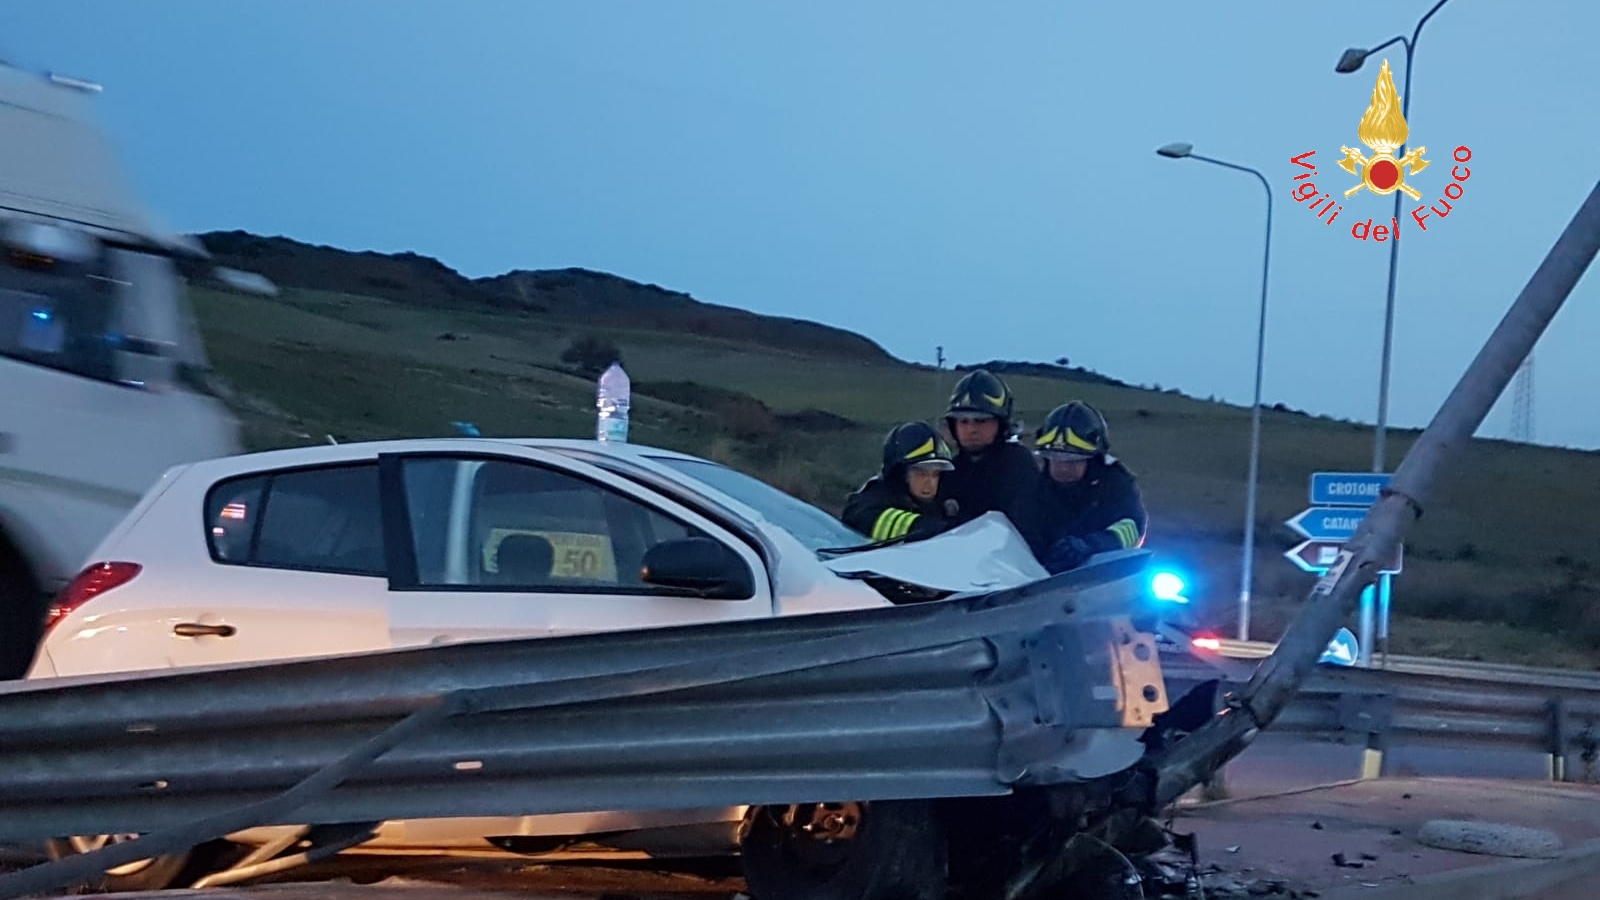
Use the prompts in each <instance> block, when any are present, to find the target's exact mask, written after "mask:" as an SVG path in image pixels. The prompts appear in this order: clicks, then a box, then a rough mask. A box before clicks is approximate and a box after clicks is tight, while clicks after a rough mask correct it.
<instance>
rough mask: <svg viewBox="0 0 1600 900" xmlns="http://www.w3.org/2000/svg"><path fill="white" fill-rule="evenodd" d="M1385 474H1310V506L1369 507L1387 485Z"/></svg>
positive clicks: (1376, 500) (1387, 477)
mask: <svg viewBox="0 0 1600 900" xmlns="http://www.w3.org/2000/svg"><path fill="white" fill-rule="evenodd" d="M1389 478H1390V476H1389V473H1387V472H1312V473H1311V491H1310V494H1311V498H1310V499H1311V505H1312V506H1371V505H1372V504H1374V503H1376V502H1378V492H1379V491H1381V490H1383V489H1384V488H1385V487H1388V485H1389Z"/></svg>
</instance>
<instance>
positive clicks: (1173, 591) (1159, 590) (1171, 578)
mask: <svg viewBox="0 0 1600 900" xmlns="http://www.w3.org/2000/svg"><path fill="white" fill-rule="evenodd" d="M1183 588H1184V584H1183V579H1182V578H1180V577H1178V575H1177V574H1176V573H1173V572H1157V573H1156V574H1155V576H1154V577H1153V578H1151V579H1150V593H1152V594H1154V595H1155V598H1156V599H1157V600H1161V601H1163V602H1166V603H1188V602H1189V598H1188V597H1185V596H1184V595H1183Z"/></svg>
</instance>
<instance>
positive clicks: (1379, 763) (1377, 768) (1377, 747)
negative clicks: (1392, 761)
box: [1361, 728, 1389, 781]
mask: <svg viewBox="0 0 1600 900" xmlns="http://www.w3.org/2000/svg"><path fill="white" fill-rule="evenodd" d="M1388 749H1389V736H1388V735H1387V734H1385V733H1384V732H1383V731H1382V730H1380V729H1376V728H1375V729H1373V730H1371V731H1368V732H1367V748H1366V749H1365V750H1362V751H1361V780H1362V781H1371V780H1372V779H1374V778H1381V777H1383V776H1384V775H1387V774H1389V767H1388V766H1387V765H1385V762H1384V751H1386V750H1388Z"/></svg>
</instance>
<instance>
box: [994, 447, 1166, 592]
mask: <svg viewBox="0 0 1600 900" xmlns="http://www.w3.org/2000/svg"><path fill="white" fill-rule="evenodd" d="M1023 520H1024V521H1023V523H1022V526H1021V527H1020V528H1019V529H1018V530H1020V531H1021V532H1022V533H1023V536H1024V537H1025V538H1027V539H1028V546H1029V547H1031V548H1032V549H1033V553H1034V555H1035V556H1036V557H1038V558H1039V561H1040V562H1041V563H1042V564H1044V565H1045V566H1046V568H1049V567H1050V562H1049V556H1050V555H1051V550H1052V548H1054V547H1056V546H1057V545H1058V543H1059V542H1061V541H1062V540H1063V539H1065V538H1080V539H1081V540H1082V543H1083V545H1084V549H1086V550H1087V551H1088V552H1089V553H1104V552H1106V551H1108V550H1126V549H1130V548H1133V547H1138V546H1140V545H1141V544H1143V543H1144V537H1145V528H1146V526H1147V525H1148V523H1149V519H1148V517H1147V515H1146V513H1145V508H1144V498H1143V496H1142V495H1141V494H1140V491H1139V480H1138V479H1137V478H1135V477H1134V474H1133V473H1132V472H1130V471H1128V467H1127V466H1124V465H1123V464H1122V463H1121V462H1120V461H1119V460H1117V459H1116V458H1114V457H1105V458H1104V461H1102V460H1100V459H1094V460H1090V461H1089V468H1088V470H1087V471H1085V472H1084V474H1083V478H1082V479H1080V480H1078V481H1077V482H1076V483H1073V484H1058V483H1057V482H1056V481H1055V480H1054V479H1052V478H1051V477H1050V473H1049V472H1039V473H1038V474H1037V475H1036V476H1035V480H1034V482H1033V489H1032V490H1031V491H1030V494H1029V498H1028V504H1027V508H1026V511H1025V512H1024V514H1023ZM1080 562H1081V560H1080ZM1070 567H1071V566H1068V568H1070Z"/></svg>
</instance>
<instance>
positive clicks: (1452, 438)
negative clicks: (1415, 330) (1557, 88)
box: [1154, 183, 1600, 806]
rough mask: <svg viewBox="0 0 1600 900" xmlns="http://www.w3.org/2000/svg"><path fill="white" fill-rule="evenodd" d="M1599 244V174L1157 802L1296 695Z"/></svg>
mask: <svg viewBox="0 0 1600 900" xmlns="http://www.w3.org/2000/svg"><path fill="white" fill-rule="evenodd" d="M1597 251H1600V183H1597V184H1596V185H1595V186H1594V187H1593V188H1592V189H1591V190H1590V191H1589V196H1588V198H1587V199H1585V200H1584V202H1583V204H1582V205H1581V206H1580V207H1579V208H1578V211H1577V213H1575V214H1574V215H1573V217H1572V220H1571V221H1570V222H1568V223H1567V227H1566V228H1565V229H1563V230H1562V232H1561V236H1560V237H1558V238H1557V239H1556V242H1555V245H1554V246H1552V247H1551V248H1550V252H1549V253H1547V254H1545V258H1544V261H1543V262H1541V263H1540V264H1539V268H1538V269H1536V270H1535V271H1534V273H1533V276H1532V277H1531V278H1529V279H1528V283H1527V284H1526V285H1525V286H1524V287H1523V289H1522V292H1521V293H1520V294H1518V295H1517V299H1516V301H1515V302H1514V303H1512V304H1511V308H1510V309H1509V310H1507V311H1506V314H1505V317H1504V318H1502V319H1501V320H1500V324H1499V325H1498V326H1497V327H1496V328H1495V330H1494V332H1493V333H1492V334H1490V335H1489V339H1488V340H1487V341H1486V342H1485V343H1484V345H1483V349H1481V350H1479V351H1478V355H1477V357H1476V358H1474V359H1473V361H1472V364H1471V365H1469V366H1468V367H1467V371H1466V372H1465V373H1464V374H1463V375H1462V376H1461V380H1460V381H1458V382H1457V383H1456V386H1455V389H1454V390H1452V391H1451V392H1450V396H1449V397H1447V398H1445V401H1444V403H1443V405H1441V406H1440V407H1439V411H1438V412H1437V413H1435V414H1434V417H1433V421H1431V422H1429V423H1428V427H1427V428H1426V429H1425V430H1424V431H1423V432H1422V435H1421V437H1419V438H1418V439H1417V442H1416V443H1415V444H1414V445H1413V446H1412V447H1411V450H1410V452H1408V453H1407V454H1406V455H1405V458H1404V459H1403V460H1401V462H1400V465H1399V467H1398V468H1397V469H1396V470H1395V473H1394V476H1393V478H1391V479H1390V481H1389V486H1388V488H1386V489H1385V490H1384V491H1383V493H1382V495H1381V496H1380V498H1379V499H1378V502H1377V503H1376V504H1374V505H1373V507H1372V511H1371V512H1370V513H1368V515H1367V517H1366V518H1365V519H1363V520H1362V521H1361V524H1360V526H1359V527H1358V528H1357V529H1356V532H1355V535H1354V536H1353V537H1351V539H1350V541H1349V542H1348V543H1346V544H1345V546H1344V549H1343V550H1341V551H1340V553H1339V556H1338V559H1336V560H1335V561H1334V563H1333V565H1332V566H1330V567H1329V568H1328V571H1327V574H1325V575H1323V576H1322V577H1321V578H1320V579H1318V580H1317V583H1316V585H1315V586H1313V587H1312V588H1311V591H1310V594H1309V596H1308V597H1307V598H1306V600H1307V602H1306V606H1305V608H1304V609H1303V610H1301V612H1300V615H1299V616H1297V617H1296V618H1295V620H1294V621H1293V622H1292V623H1290V625H1289V628H1288V630H1287V631H1286V632H1284V635H1283V638H1282V639H1281V640H1279V641H1278V646H1277V647H1276V649H1274V650H1273V652H1272V654H1271V655H1270V656H1268V657H1267V658H1266V659H1264V660H1263V661H1262V662H1261V665H1260V666H1259V667H1258V668H1257V669H1256V673H1255V675H1254V676H1253V677H1252V678H1251V679H1250V682H1249V684H1247V685H1245V688H1244V690H1243V691H1242V692H1241V694H1239V695H1238V696H1236V697H1232V698H1230V699H1229V703H1228V709H1226V710H1225V711H1224V712H1223V713H1221V714H1219V715H1218V716H1217V717H1216V718H1214V719H1212V720H1211V721H1209V722H1207V723H1206V724H1205V725H1203V726H1201V727H1200V728H1199V729H1198V730H1196V731H1194V732H1192V733H1191V734H1189V735H1188V736H1186V737H1185V738H1184V739H1183V740H1180V741H1178V742H1177V743H1176V744H1174V745H1173V746H1172V747H1171V748H1170V749H1169V750H1168V751H1166V752H1165V753H1163V754H1161V755H1160V756H1158V757H1157V758H1156V760H1155V765H1156V778H1157V782H1156V790H1155V798H1154V799H1155V801H1156V803H1157V804H1158V806H1165V805H1167V804H1169V803H1171V802H1172V801H1174V800H1176V799H1177V798H1178V797H1180V796H1182V795H1183V794H1185V793H1187V792H1188V791H1189V790H1190V789H1191V788H1193V787H1195V786H1196V785H1198V784H1201V783H1203V782H1205V781H1207V780H1209V779H1210V777H1211V775H1212V774H1213V773H1215V772H1216V771H1217V769H1218V768H1220V767H1221V766H1222V765H1223V764H1224V763H1226V762H1227V761H1228V760H1230V759H1232V758H1233V757H1235V756H1237V755H1239V753H1241V752H1242V751H1243V750H1244V749H1245V747H1247V746H1249V744H1250V742H1251V741H1252V740H1254V739H1255V736H1256V735H1257V734H1258V733H1259V732H1260V730H1261V729H1263V728H1266V727H1267V726H1269V725H1271V724H1272V722H1273V720H1274V719H1276V718H1277V717H1278V715H1279V713H1281V712H1282V711H1283V710H1284V708H1285V707H1286V706H1287V705H1288V704H1289V701H1290V700H1291V699H1293V697H1294V695H1295V693H1296V692H1297V691H1298V690H1299V689H1300V684H1301V683H1302V682H1303V681H1304V680H1305V678H1306V676H1307V675H1308V674H1310V672H1311V671H1312V669H1313V668H1314V667H1315V666H1316V664H1317V659H1318V658H1319V657H1320V656H1321V655H1322V651H1323V650H1324V649H1325V648H1326V647H1327V646H1328V641H1329V640H1331V639H1332V638H1333V634H1334V632H1335V631H1336V630H1337V629H1338V627H1339V623H1340V622H1341V621H1342V620H1344V619H1345V617H1347V616H1349V615H1350V613H1351V612H1352V611H1354V609H1355V607H1356V603H1357V601H1358V600H1359V599H1360V597H1361V592H1362V591H1363V590H1365V589H1366V588H1367V586H1368V585H1371V584H1372V583H1373V582H1374V581H1375V580H1376V579H1377V575H1378V569H1379V568H1380V567H1381V566H1382V565H1383V563H1384V562H1385V561H1386V560H1389V559H1391V558H1392V557H1393V555H1394V553H1395V552H1396V549H1397V548H1398V545H1399V544H1400V542H1401V541H1402V540H1403V539H1404V538H1405V536H1406V533H1407V531H1409V529H1410V526H1411V523H1412V522H1413V521H1414V520H1415V519H1417V518H1418V517H1420V516H1421V515H1422V510H1423V504H1424V503H1425V502H1426V500H1427V499H1428V497H1429V495H1430V493H1431V491H1432V489H1433V486H1434V483H1435V481H1436V480H1437V479H1438V476H1439V472H1440V470H1441V469H1442V468H1443V467H1444V466H1445V465H1446V464H1447V463H1448V462H1449V461H1450V459H1451V457H1452V456H1453V455H1454V454H1455V453H1456V452H1457V451H1459V450H1460V448H1461V447H1462V446H1463V445H1464V444H1466V442H1467V441H1469V440H1471V439H1472V435H1473V433H1474V432H1476V431H1477V430H1478V428H1479V426H1481V425H1482V424H1483V420H1484V419H1485V418H1486V417H1487V416H1488V414H1489V410H1490V409H1491V408H1492V407H1493V406H1494V403H1495V401H1496V400H1498V399H1499V397H1500V395H1501V393H1502V392H1504V391H1505V389H1506V386H1507V385H1508V384H1510V383H1511V379H1512V377H1513V376H1514V375H1515V373H1516V370H1517V367H1518V366H1520V365H1522V361H1523V359H1525V358H1527V356H1528V354H1529V353H1531V352H1533V348H1534V345H1535V344H1537V343H1538V341H1539V337H1540V335H1542V334H1543V333H1544V331H1545V329H1546V328H1548V327H1549V326H1550V322H1551V321H1552V320H1553V319H1554V318H1555V316H1556V313H1557V312H1558V311H1560V309H1561V305H1562V304H1563V303H1565V302H1566V299H1567V296H1568V295H1569V294H1571V293H1572V289H1573V288H1574V287H1575V286H1577V283H1578V280H1579V279H1580V278H1582V277H1583V273H1584V271H1585V270H1587V269H1588V267H1589V264H1590V263H1591V262H1592V261H1593V260H1594V257H1595V254H1596V252H1597Z"/></svg>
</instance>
